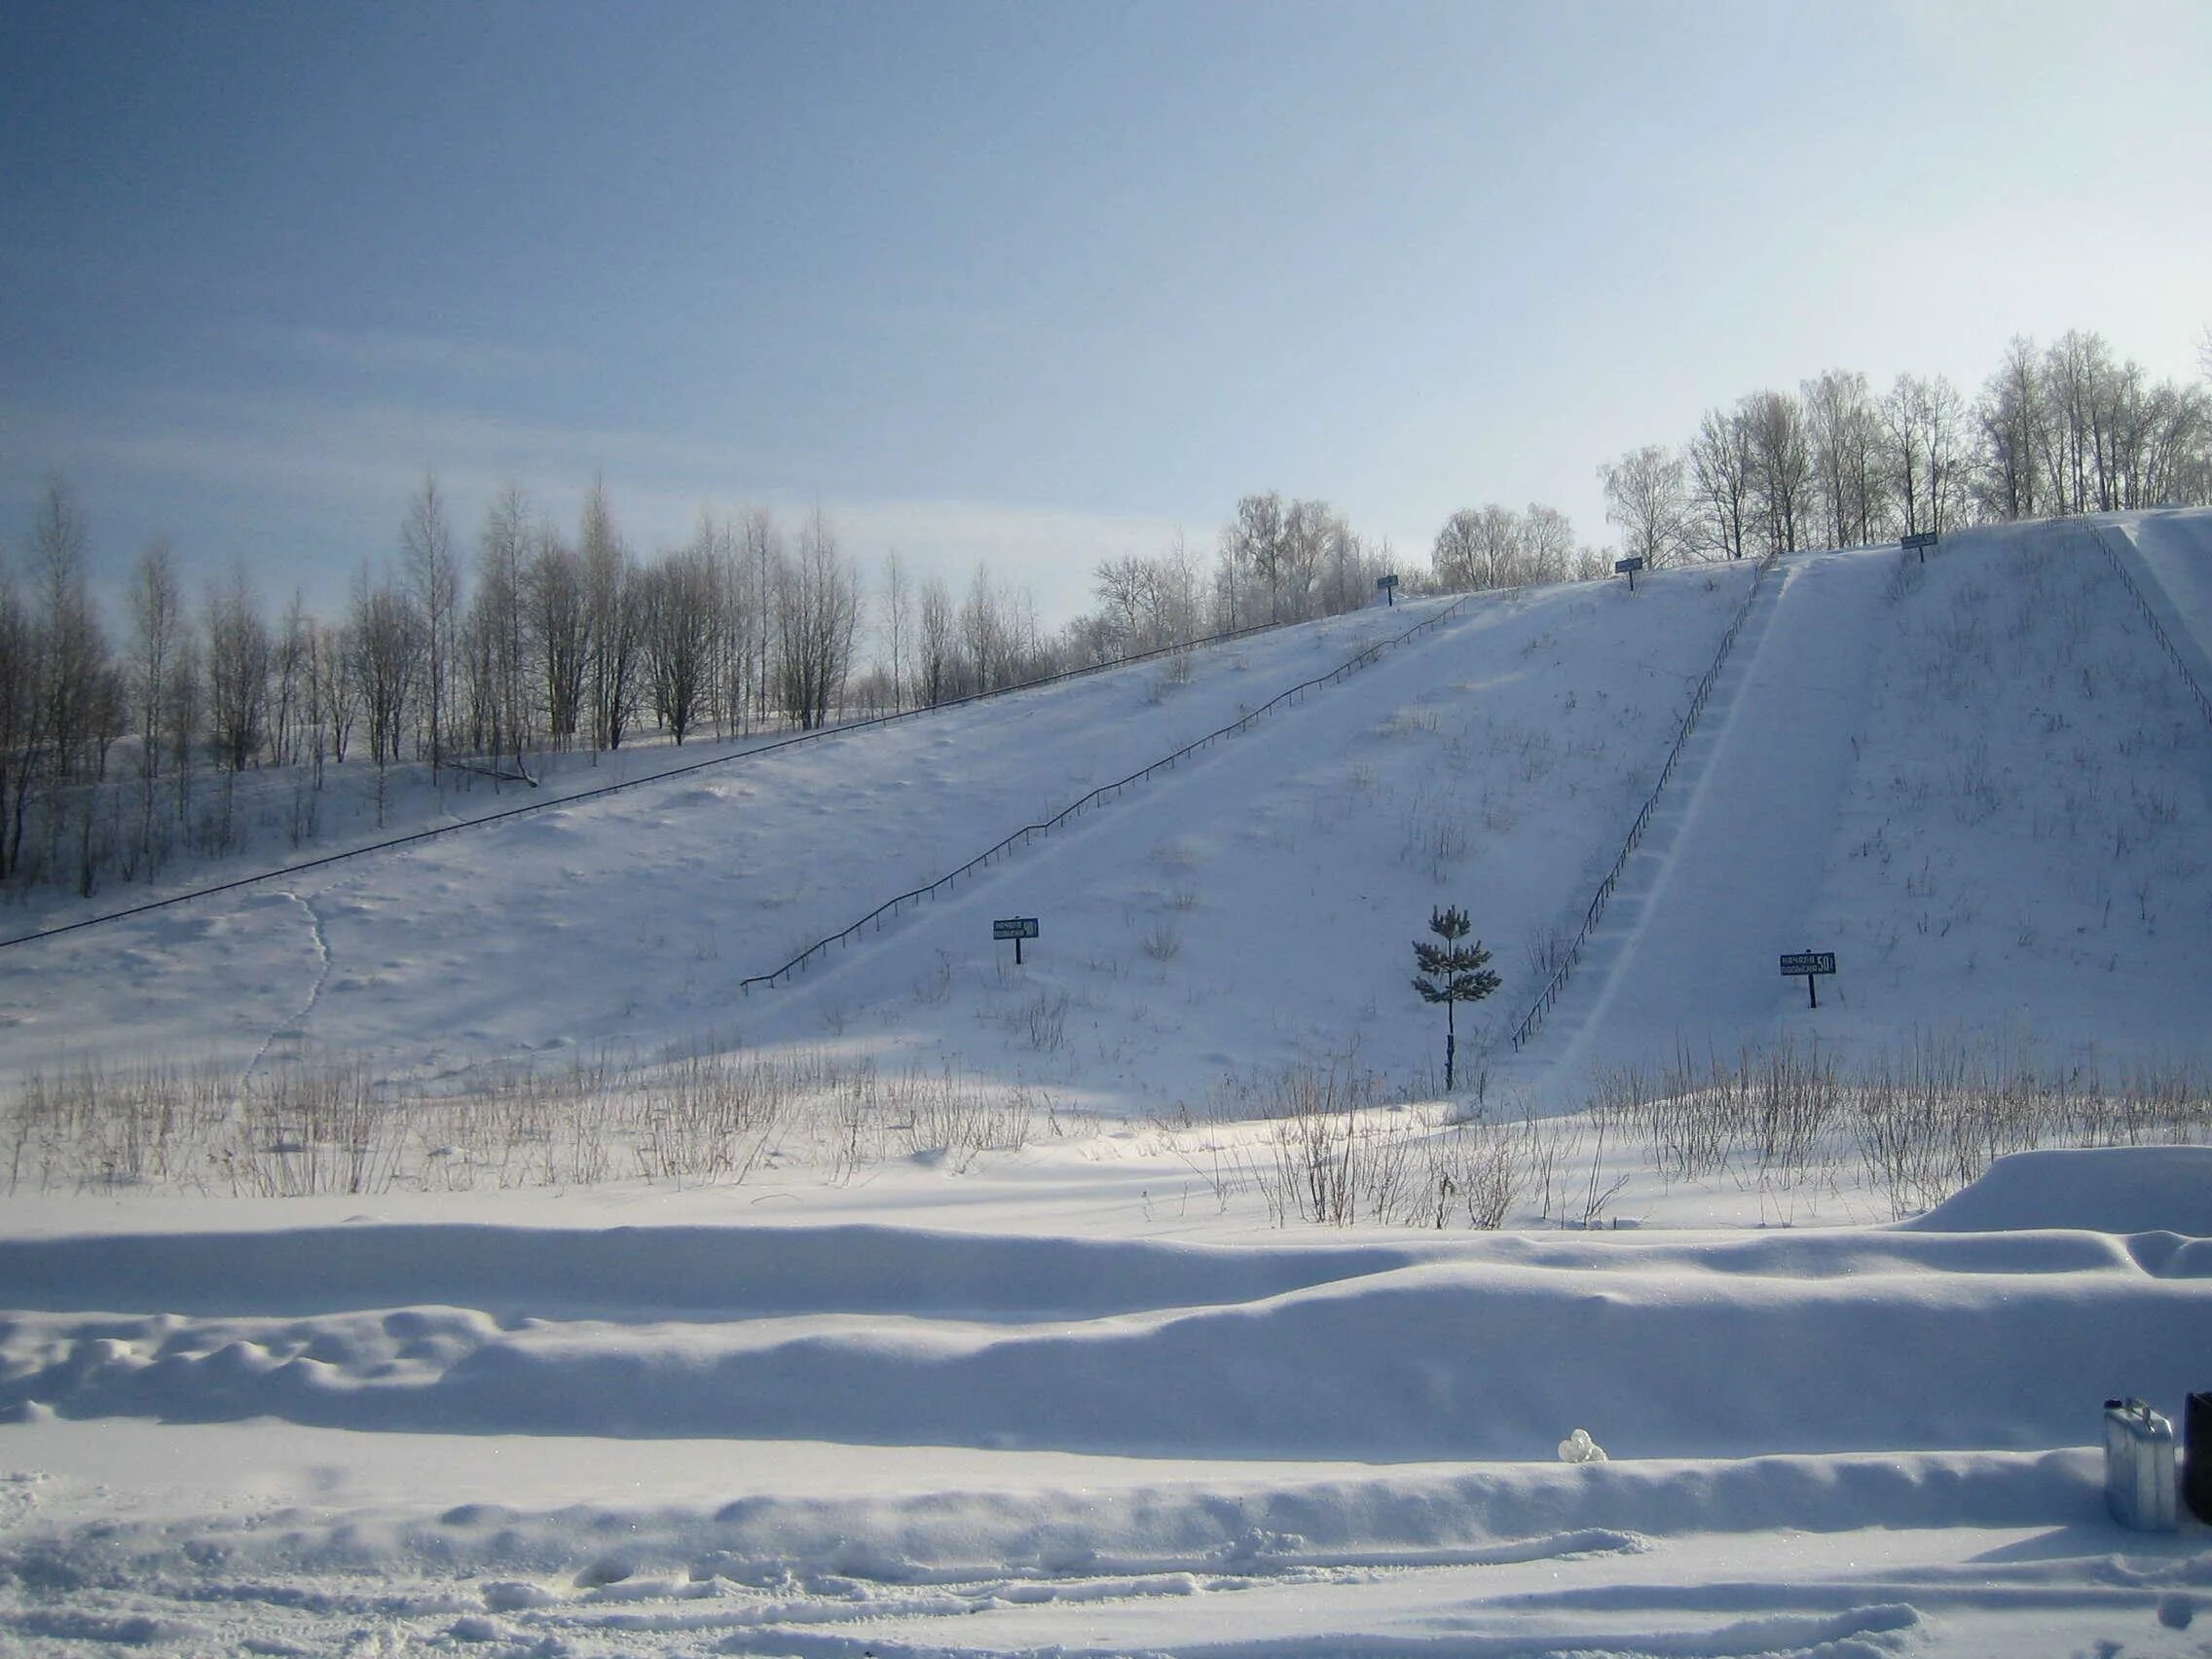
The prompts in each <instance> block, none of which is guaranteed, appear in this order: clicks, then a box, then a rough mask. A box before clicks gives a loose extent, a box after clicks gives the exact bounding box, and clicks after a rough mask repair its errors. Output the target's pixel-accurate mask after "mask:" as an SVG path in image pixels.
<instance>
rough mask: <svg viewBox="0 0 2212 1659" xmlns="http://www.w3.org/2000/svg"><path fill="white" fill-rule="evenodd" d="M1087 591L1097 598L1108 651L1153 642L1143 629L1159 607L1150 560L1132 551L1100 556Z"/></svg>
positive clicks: (1156, 574) (1155, 573)
mask: <svg viewBox="0 0 2212 1659" xmlns="http://www.w3.org/2000/svg"><path fill="white" fill-rule="evenodd" d="M1090 591H1091V592H1092V594H1094V595H1095V596H1096V597H1097V600H1098V605H1099V613H1100V619H1101V621H1102V622H1103V623H1104V627H1103V629H1102V630H1101V635H1100V638H1101V643H1102V644H1103V645H1105V646H1106V647H1107V649H1108V651H1109V652H1111V653H1121V654H1125V653H1127V652H1130V651H1135V650H1142V649H1144V648H1145V647H1146V645H1150V644H1152V643H1154V642H1152V641H1151V640H1150V639H1149V638H1148V635H1147V630H1148V628H1149V627H1150V624H1151V620H1152V618H1153V617H1154V616H1155V615H1156V614H1157V612H1158V609H1159V571H1158V570H1157V569H1156V568H1155V567H1154V565H1153V563H1152V561H1151V560H1149V559H1141V558H1139V557H1138V556H1137V555H1135V554H1134V553H1125V554H1124V555H1123V556H1122V557H1121V558H1119V559H1101V560H1100V561H1099V562H1098V568H1097V569H1096V570H1095V571H1092V572H1091V578H1090Z"/></svg>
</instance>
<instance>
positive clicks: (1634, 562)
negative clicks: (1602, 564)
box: [1613, 559, 1643, 593]
mask: <svg viewBox="0 0 2212 1659" xmlns="http://www.w3.org/2000/svg"><path fill="white" fill-rule="evenodd" d="M1642 569H1643V561H1642V560H1641V559H1615V560H1614V561H1613V574H1614V575H1616V576H1626V577H1628V591H1629V592H1631V593H1634V592H1635V591H1636V572H1637V571H1641V570H1642Z"/></svg>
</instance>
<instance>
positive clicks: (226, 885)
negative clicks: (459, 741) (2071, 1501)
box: [0, 602, 1463, 950]
mask: <svg viewBox="0 0 2212 1659" xmlns="http://www.w3.org/2000/svg"><path fill="white" fill-rule="evenodd" d="M1462 603H1463V602H1462ZM1297 626H1299V624H1298V623H1297V622H1257V623H1254V624H1253V625H1252V626H1251V627H1249V628H1232V629H1229V630H1227V631H1225V632H1223V633H1219V634H1207V635H1205V636H1204V637H1202V638H1200V639H1196V640H1187V641H1185V642H1184V643H1183V644H1181V645H1159V646H1156V647H1154V648H1153V649H1151V650H1145V651H1133V652H1131V653H1130V654H1129V655H1127V656H1119V657H1116V658H1114V659H1113V660H1112V661H1111V662H1097V663H1090V664H1088V665H1087V666H1085V667H1083V668H1068V669H1062V670H1061V671H1060V672H1059V673H1057V674H1047V675H1042V676H1040V677H1039V678H1037V679H1035V680H1025V681H1023V682H1021V683H1020V684H1018V685H1001V686H998V687H996V688H995V689H993V690H989V691H972V692H970V693H969V694H968V695H967V696H965V697H951V698H947V699H946V700H944V701H943V702H940V703H931V704H928V705H926V706H924V707H921V708H914V709H900V710H898V711H896V712H895V713H892V714H888V715H870V716H867V717H866V718H865V719H857V720H840V721H839V722H838V723H837V724H835V725H830V726H817V727H815V728H814V729H813V730H811V731H802V732H798V733H795V734H794V735H793V736H791V737H786V738H779V739H778V740H777V741H775V742H774V743H763V744H758V745H756V746H755V747H753V748H751V749H741V750H738V751H737V752H736V753H735V754H731V755H715V756H709V757H708V758H707V759H704V760H694V761H692V762H690V763H689V764H687V765H682V766H671V767H670V768H669V769H668V770H666V771H664V772H653V773H650V774H648V775H647V776H645V777H643V778H625V779H623V780H622V781H621V782H620V783H616V784H602V785H600V786H599V787H598V788H596V789H589V790H578V791H577V792H576V793H573V794H564V795H553V796H549V797H548V798H546V799H544V800H533V801H525V802H524V803H523V804H522V805H520V806H510V807H507V808H506V809H505V810H503V811H500V812H487V813H485V814H484V815H483V816H482V817H481V818H464V819H462V820H461V822H460V823H458V824H439V825H436V826H433V827H432V828H430V829H428V830H412V831H410V832H409V833H407V834H405V835H391V836H387V837H386V838H385V839H383V840H380V841H371V842H369V843H367V844H366V845H365V846H359V847H348V848H346V849H345V850H343V851H342V852H336V853H324V854H322V855H321V856H320V857H318V858H312V859H300V860H297V861H295V862H294V863H291V864H287V865H278V866H276V868H274V869H264V870H257V871H256V872H254V873H253V874H252V875H241V876H237V877H234V878H233V879H231V880H229V881H218V882H213V883H210V884H209V885H208V886H205V887H195V888H191V889H189V890H188V891H186V892H183V893H171V894H170V895H168V896H167V897H166V898H165V899H149V900H147V901H146V902H145V903H140V904H128V905H126V906H124V907H123V908H122V909H120V910H103V911H101V912H100V913H99V914H98V915H96V916H80V917H78V918H77V919H76V920H75V921H70V922H62V923H59V924H57V925H56V926H54V927H50V928H36V929H33V930H32V931H31V932H29V933H26V934H17V935H16V936H15V937H14V938H12V939H0V950H5V949H7V948H8V946H10V945H12V944H31V943H35V942H36V941H38V940H47V939H58V938H59V937H60V936H61V935H63V934H69V933H75V932H77V931H78V930H79V929H80V928H96V927H99V926H101V925H102V924H103V923H107V922H121V921H126V920H128V919H129V918H130V917H132V916H143V915H145V914H147V913H148V912H149V911H152V910H166V909H167V908H169V907H170V906H171V905H173V904H189V903H192V902H193V901H194V900H196V899H212V898H214V897H215V896H217V895H218V894H223V893H235V892H237V891H238V890H239V889H240V888H241V887H254V886H258V885H259V884H260V883H262V882H264V881H279V880H282V879H283V878H284V877H285V876H288V875H299V874H302V873H303V872H305V871H307V870H311V869H321V868H323V867H324V866H328V865H334V864H343V863H344V862H345V861H346V860H348V859H359V858H366V857H368V856H369V855H370V854H371V853H388V852H390V851H392V850H393V849H395V848H398V847H408V846H413V845H414V844H415V843H417V842H419V841H429V840H434V839H436V838H437V837H439V836H441V835H458V834H461V833H462V832H463V831H465V830H481V829H483V828H485V827H486V826H487V825H492V824H503V823H505V822H506V821H507V820H508V819H510V818H520V817H522V816H524V815H525V814H527V813H532V812H548V811H551V810H552V809H553V808H555V807H561V806H575V805H578V804H579V803H581V802H583V801H587V800H599V799H602V798H603V797H605V796H607V795H610V794H619V793H622V792H623V791H624V790H637V789H644V788H645V787H646V786H647V785H649V784H664V783H667V782H668V781H669V780H670V779H671V778H682V777H687V776H689V775H690V774H691V773H693V772H703V771H705V770H707V768H708V767H710V766H727V765H731V764H733V763H735V762H736V761H739V760H753V759H756V758H758V757H759V756H763V755H773V754H775V753H777V752H778V751H779V750H785V749H793V748H796V747H797V746H798V745H800V744H802V743H819V742H822V741H823V740H825V739H828V738H832V737H845V736H849V735H850V734H851V733H853V732H856V731H867V730H870V729H872V728H873V727H876V726H886V725H892V724H895V723H896V722H898V721H900V720H911V719H920V718H921V717H922V716H924V715H940V714H943V713H945V712H947V711H948V710H952V709H964V708H966V707H968V706H969V705H970V704H972V703H986V702H989V701H990V700H991V699H992V698H994V697H1011V696H1013V695H1014V693H1015V692H1017V691H1034V690H1037V689H1038V688H1039V687H1041V686H1046V685H1058V684H1060V683H1062V682H1066V681H1070V680H1083V679H1086V678H1088V676H1090V675H1093V674H1104V673H1107V672H1108V671H1109V670H1112V669H1117V668H1129V667H1133V666H1134V665H1136V664H1138V663H1142V662H1151V661H1153V660H1155V659H1156V658H1159V657H1163V656H1173V655H1174V654H1175V653H1176V652H1177V651H1188V650H1196V649H1197V648H1198V647H1199V646H1200V645H1227V644H1229V643H1230V642H1231V641H1234V640H1248V639H1250V638H1252V637H1253V636H1254V635H1256V634H1266V633H1271V632H1272V631H1274V630H1275V629H1278V628H1293V627H1297Z"/></svg>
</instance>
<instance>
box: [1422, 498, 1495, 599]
mask: <svg viewBox="0 0 2212 1659" xmlns="http://www.w3.org/2000/svg"><path fill="white" fill-rule="evenodd" d="M1482 525H1483V515H1482V514H1481V513H1479V512H1477V511H1476V510H1475V509H1474V508H1472V507H1461V508H1460V509H1459V510H1458V511H1457V512H1456V513H1454V514H1453V515H1452V516H1451V517H1450V518H1448V519H1446V520H1445V521H1444V528H1443V529H1441V530H1439V531H1438V532H1437V533H1436V541H1435V544H1434V545H1433V546H1432V547H1430V549H1429V552H1428V562H1429V567H1430V569H1431V570H1432V571H1434V572H1435V575H1436V585H1437V586H1438V587H1440V588H1443V589H1444V590H1445V591H1446V592H1448V593H1449V592H1457V591H1462V590H1465V589H1468V588H1473V587H1476V586H1479V585H1480V578H1479V575H1478V571H1480V569H1481V561H1482V555H1481V552H1480V548H1481V544H1482Z"/></svg>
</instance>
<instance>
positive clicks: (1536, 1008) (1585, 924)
mask: <svg viewBox="0 0 2212 1659" xmlns="http://www.w3.org/2000/svg"><path fill="white" fill-rule="evenodd" d="M1780 556H1781V555H1780V554H1778V553H1769V554H1768V555H1767V556H1766V557H1765V558H1763V559H1761V560H1760V561H1759V562H1758V566H1757V568H1756V569H1755V570H1754V571H1752V573H1751V588H1750V590H1749V591H1748V592H1746V593H1745V595H1744V600H1743V603H1742V604H1741V605H1739V606H1737V607H1736V614H1735V615H1734V616H1733V617H1731V618H1730V619H1729V622H1728V628H1727V631H1726V632H1725V633H1723V634H1722V635H1721V636H1720V647H1719V649H1717V650H1715V651H1714V653H1713V666H1712V667H1710V668H1708V669H1707V670H1706V671H1705V677H1704V678H1703V679H1702V680H1700V681H1699V682H1697V689H1696V690H1695V691H1693V692H1692V693H1691V694H1690V706H1689V710H1688V712H1687V713H1685V714H1684V715H1683V716H1682V725H1681V729H1680V730H1679V731H1677V733H1676V734H1675V744H1674V747H1673V748H1672V749H1670V750H1668V751H1667V761H1666V764H1665V765H1663V766H1661V767H1660V768H1659V781H1658V782H1657V783H1655V784H1653V785H1652V786H1651V793H1649V794H1647V795H1645V796H1644V797H1643V804H1642V806H1641V807H1640V808H1638V809H1637V814H1636V822H1635V823H1633V824H1631V825H1630V826H1629V829H1628V838H1627V839H1626V840H1625V841H1623V842H1622V843H1621V850H1620V853H1619V855H1618V856H1617V857H1616V858H1615V859H1614V860H1613V867H1612V868H1611V869H1609V870H1607V871H1606V872H1605V878H1604V880H1603V881H1601V882H1599V883H1598V891H1597V893H1596V894H1595V895H1594V896H1592V898H1591V900H1590V906H1589V908H1588V909H1587V910H1585V911H1584V912H1583V915H1582V926H1581V927H1580V928H1578V929H1577V930H1575V935H1574V940H1573V942H1572V943H1571V944H1569V945H1568V946H1567V953H1566V955H1564V956H1563V957H1561V958H1560V964H1559V966H1558V967H1557V968H1556V969H1554V970H1553V971H1552V977H1551V979H1550V980H1549V982H1547V983H1546V984H1545V986H1544V988H1543V990H1542V991H1540V992H1539V993H1538V994H1537V996H1536V1000H1535V1002H1534V1003H1533V1004H1532V1005H1530V1009H1529V1012H1528V1013H1527V1014H1523V1015H1522V1016H1521V1022H1520V1024H1518V1025H1516V1026H1515V1027H1514V1028H1513V1047H1514V1049H1515V1051H1519V1050H1520V1049H1521V1047H1522V1046H1523V1045H1524V1044H1526V1043H1527V1042H1528V1041H1529V1039H1530V1037H1532V1036H1533V1035H1535V1031H1536V1027H1537V1026H1539V1025H1541V1024H1542V1023H1543V1021H1544V1016H1545V1015H1546V1014H1549V1013H1551V1011H1552V1009H1553V1007H1554V1005H1556V1004H1557V1003H1558V1001H1559V999H1560V995H1561V993H1562V992H1564V991H1565V990H1566V989H1567V981H1568V980H1569V979H1571V978H1573V977H1574V967H1575V964H1576V962H1578V961H1579V960H1580V959H1581V956H1582V947H1583V946H1584V945H1586V944H1588V943H1589V942H1590V936H1591V935H1592V934H1593V933H1595V932H1596V931H1597V929H1598V922H1599V918H1601V917H1602V916H1604V913H1605V904H1606V903H1607V901H1609V900H1610V899H1611V898H1612V896H1613V890H1614V889H1615V888H1617V887H1618V886H1619V885H1620V880H1621V872H1622V871H1623V870H1625V869H1626V868H1627V867H1628V861H1629V856H1630V855H1631V854H1632V853H1634V852H1635V851H1636V849H1637V844H1638V843H1639V842H1641V840H1642V839H1643V832H1644V830H1647V829H1649V828H1650V826H1651V814H1652V812H1653V810H1654V809H1656V808H1657V806H1658V804H1659V793H1660V792H1661V791H1662V790H1664V789H1665V788H1666V787H1667V781H1668V780H1669V779H1670V778H1672V777H1673V776H1674V775H1675V766H1676V763H1677V761H1679V760H1680V759H1681V757H1682V750H1683V749H1684V748H1685V747H1686V746H1687V745H1688V743H1689V740H1690V734H1691V733H1692V732H1694V731H1696V730H1697V723H1698V719H1699V717H1700V716H1702V715H1703V714H1704V713H1705V705H1706V703H1707V702H1708V701H1709V700H1710V699H1711V698H1712V696H1713V686H1714V682H1715V681H1717V680H1718V679H1719V678H1720V670H1721V668H1722V667H1723V666H1724V665H1725V664H1726V663H1727V661H1728V653H1729V652H1730V651H1732V650H1734V649H1735V647H1736V636H1737V635H1738V634H1739V633H1740V632H1742V630H1743V626H1744V619H1745V618H1746V617H1747V616H1749V615H1750V614H1751V602H1752V601H1753V600H1755V599H1756V598H1758V593H1759V588H1760V587H1761V585H1763V584H1764V582H1765V581H1766V578H1767V574H1768V572H1769V571H1772V570H1773V569H1774V567H1775V562H1776V560H1777V559H1779V558H1780Z"/></svg>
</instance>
